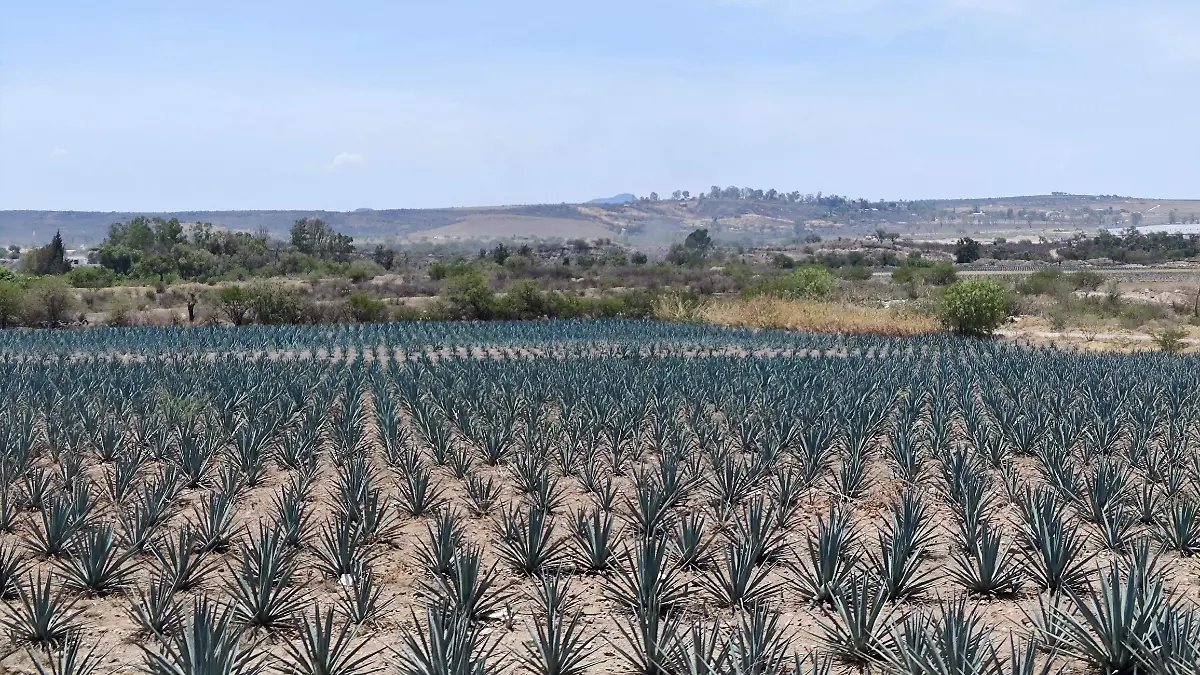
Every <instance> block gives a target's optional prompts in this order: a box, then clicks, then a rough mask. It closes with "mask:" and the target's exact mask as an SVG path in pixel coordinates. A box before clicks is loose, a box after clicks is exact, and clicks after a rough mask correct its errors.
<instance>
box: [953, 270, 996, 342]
mask: <svg viewBox="0 0 1200 675" xmlns="http://www.w3.org/2000/svg"><path fill="white" fill-rule="evenodd" d="M1010 306H1011V301H1010V299H1009V294H1008V290H1007V289H1005V288H1004V287H1003V286H1001V285H1000V284H998V283H996V282H995V281H992V280H991V279H967V280H965V281H958V282H955V283H954V284H951V285H950V287H948V288H947V289H946V292H945V293H944V294H942V300H941V307H940V315H941V320H942V324H943V325H944V326H945V327H946V328H947V329H949V330H951V331H953V332H955V333H958V334H959V335H968V336H975V337H986V336H989V335H991V334H992V333H993V332H994V331H995V330H996V328H997V327H999V326H1000V324H1001V323H1003V321H1004V319H1005V318H1007V317H1008V311H1009V307H1010Z"/></svg>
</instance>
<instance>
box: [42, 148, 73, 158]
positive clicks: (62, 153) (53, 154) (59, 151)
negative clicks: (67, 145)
mask: <svg viewBox="0 0 1200 675" xmlns="http://www.w3.org/2000/svg"><path fill="white" fill-rule="evenodd" d="M68 154H70V153H68V152H67V151H66V150H65V149H63V148H55V149H53V150H51V151H50V154H48V155H46V159H59V158H60V157H66V156H67V155H68Z"/></svg>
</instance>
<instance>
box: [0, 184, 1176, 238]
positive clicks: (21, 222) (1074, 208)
mask: <svg viewBox="0 0 1200 675" xmlns="http://www.w3.org/2000/svg"><path fill="white" fill-rule="evenodd" d="M626 198H629V199H632V195H616V196H614V197H610V198H608V199H602V200H594V201H592V202H588V203H586V204H534V205H526V206H496V207H472V208H446V209H358V210H356V211H352V212H341V211H295V210H294V211H288V210H283V211H180V212H173V213H145V214H141V213H124V212H122V213H105V212H99V211H0V245H9V244H17V245H20V246H29V245H34V244H37V245H41V244H44V243H45V242H47V241H49V240H50V237H51V236H52V235H53V234H54V231H55V230H61V231H62V233H63V236H64V238H65V239H66V240H67V243H68V244H69V245H71V246H81V245H87V244H96V243H99V242H100V241H101V240H103V239H104V236H105V234H106V233H107V232H108V226H109V225H111V224H112V223H116V222H122V221H126V220H129V219H130V218H132V217H134V216H137V215H151V216H162V217H165V218H178V219H179V220H180V221H182V222H185V223H195V222H208V223H212V224H213V225H215V226H218V227H224V228H227V229H230V230H240V231H248V232H255V231H259V230H266V231H267V232H268V233H269V234H271V235H272V236H274V237H277V238H286V237H287V236H288V230H289V229H290V228H291V226H292V223H294V222H295V221H296V220H297V219H299V218H307V217H316V218H322V219H324V220H325V221H326V222H328V223H329V224H330V225H331V226H332V227H333V228H334V229H336V230H338V231H339V232H344V233H346V234H349V235H350V236H352V237H354V239H355V241H356V242H357V243H359V244H367V245H370V244H374V243H376V242H395V243H404V242H416V241H426V242H436V243H442V242H451V241H466V240H486V239H514V238H531V239H532V238H540V239H554V238H557V239H576V238H582V239H599V238H604V237H612V238H623V240H625V241H628V242H630V243H632V244H635V245H639V246H657V245H665V244H670V243H672V242H676V241H681V240H682V239H683V237H684V236H686V235H687V233H688V232H690V231H692V230H694V229H696V228H699V227H706V228H709V230H710V231H711V234H712V235H713V236H714V237H716V238H717V239H720V240H723V241H727V242H735V243H738V244H742V243H745V244H751V245H757V244H770V243H773V242H778V241H782V240H795V239H796V238H804V237H810V236H814V235H815V236H819V237H822V238H835V239H836V238H837V237H861V236H863V235H868V234H875V233H876V232H878V231H879V230H883V231H885V232H890V233H896V234H898V235H900V236H901V237H911V238H914V239H925V240H931V239H932V240H938V241H941V240H950V241H953V240H955V239H957V238H959V237H964V236H969V237H980V238H992V237H1005V238H1008V239H1013V240H1019V239H1024V238H1031V239H1037V238H1038V237H1045V238H1047V239H1053V240H1056V239H1066V238H1069V237H1071V236H1073V235H1074V234H1077V233H1079V232H1096V231H1097V230H1098V229H1100V228H1102V227H1103V228H1116V229H1123V228H1124V227H1127V226H1128V225H1129V224H1130V223H1131V222H1132V221H1133V220H1135V216H1136V220H1137V221H1138V223H1139V224H1140V225H1141V226H1142V227H1155V226H1166V225H1169V224H1175V223H1178V224H1188V225H1191V224H1194V223H1198V222H1200V201H1188V200H1161V199H1141V198H1133V197H1117V196H1087V195H1035V196H1024V197H993V198H985V199H953V200H923V201H919V202H874V203H868V202H859V201H846V200H844V199H842V198H840V197H835V198H831V197H829V196H825V197H824V198H823V199H821V200H820V201H815V200H812V201H804V200H801V201H793V202H789V201H787V200H785V199H779V198H776V199H732V198H729V199H725V198H721V199H710V198H705V199H690V200H674V199H664V200H659V201H628V200H627V199H626Z"/></svg>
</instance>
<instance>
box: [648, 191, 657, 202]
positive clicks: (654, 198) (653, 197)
mask: <svg viewBox="0 0 1200 675" xmlns="http://www.w3.org/2000/svg"><path fill="white" fill-rule="evenodd" d="M650 201H652V202H656V201H658V193H657V192H651V193H650Z"/></svg>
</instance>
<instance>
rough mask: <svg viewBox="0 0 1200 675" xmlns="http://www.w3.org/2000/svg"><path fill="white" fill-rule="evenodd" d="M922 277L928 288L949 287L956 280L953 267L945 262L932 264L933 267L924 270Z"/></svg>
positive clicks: (956, 276)
mask: <svg viewBox="0 0 1200 675" xmlns="http://www.w3.org/2000/svg"><path fill="white" fill-rule="evenodd" d="M922 276H924V278H925V283H927V284H929V285H930V286H949V285H950V284H952V283H954V282H955V281H957V280H958V274H957V273H956V272H955V271H954V265H953V264H951V263H949V262H947V261H945V260H941V261H939V262H936V263H934V264H933V267H929V268H926V269H925V271H924V273H923V275H922Z"/></svg>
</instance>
